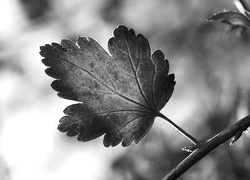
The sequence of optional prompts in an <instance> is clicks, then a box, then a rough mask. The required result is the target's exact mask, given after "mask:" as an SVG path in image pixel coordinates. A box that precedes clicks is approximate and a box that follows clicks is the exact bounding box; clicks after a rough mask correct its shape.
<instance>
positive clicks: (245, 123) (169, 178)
mask: <svg viewBox="0 0 250 180" xmlns="http://www.w3.org/2000/svg"><path fill="white" fill-rule="evenodd" d="M249 126H250V115H248V116H246V117H245V118H243V119H241V120H239V121H238V122H236V123H234V124H232V125H231V126H229V127H227V128H226V129H224V130H223V131H222V132H220V133H219V134H217V135H215V136H214V137H212V138H211V139H209V140H207V141H206V142H205V143H202V144H201V145H200V146H199V147H198V148H197V149H196V150H195V151H194V152H192V153H191V154H190V155H189V156H188V157H187V158H186V159H184V160H183V161H182V162H181V163H180V164H179V165H177V166H176V167H175V168H174V169H173V170H172V171H171V172H170V173H169V174H168V175H166V176H165V177H164V178H163V179H162V180H174V179H177V178H178V177H180V176H181V175H182V174H183V173H184V172H186V171H187V170H188V169H189V168H191V167H192V166H193V165H194V164H195V163H197V162H198V161H199V160H201V159H202V158H203V157H204V156H206V155H207V154H208V153H209V152H210V151H212V150H213V149H215V148H217V147H218V146H219V145H221V144H222V143H224V142H225V141H227V140H228V139H230V138H232V137H234V136H235V134H236V133H237V132H243V131H245V130H247V128H248V127H249Z"/></svg>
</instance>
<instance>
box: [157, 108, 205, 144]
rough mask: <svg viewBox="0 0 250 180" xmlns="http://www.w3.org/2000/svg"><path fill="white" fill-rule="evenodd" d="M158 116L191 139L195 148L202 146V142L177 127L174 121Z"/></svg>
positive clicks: (161, 115)
mask: <svg viewBox="0 0 250 180" xmlns="http://www.w3.org/2000/svg"><path fill="white" fill-rule="evenodd" d="M157 116H159V117H161V118H163V119H165V120H166V121H167V122H168V123H170V124H171V125H172V126H173V127H174V128H175V129H176V130H177V131H178V132H180V133H181V134H182V135H183V136H185V137H186V138H187V139H189V140H190V141H191V142H192V143H193V145H194V146H195V147H198V146H199V145H200V142H199V141H198V140H197V139H195V138H194V137H193V136H192V135H190V134H188V133H187V132H186V131H184V130H183V129H182V128H181V127H179V126H178V125H176V124H175V123H174V122H173V121H171V120H170V119H168V118H167V117H166V116H164V115H163V114H161V113H159V114H157Z"/></svg>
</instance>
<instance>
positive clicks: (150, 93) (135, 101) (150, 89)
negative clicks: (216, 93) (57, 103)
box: [40, 26, 175, 147]
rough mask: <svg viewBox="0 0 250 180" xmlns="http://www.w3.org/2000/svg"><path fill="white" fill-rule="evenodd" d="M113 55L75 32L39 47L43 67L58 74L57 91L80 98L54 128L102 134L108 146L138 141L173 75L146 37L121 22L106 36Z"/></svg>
mask: <svg viewBox="0 0 250 180" xmlns="http://www.w3.org/2000/svg"><path fill="white" fill-rule="evenodd" d="M108 48H109V51H110V53H111V56H110V55H109V54H108V53H107V52H106V51H105V50H104V49H103V48H102V47H101V46H100V45H99V44H98V43H97V42H96V41H95V40H93V39H91V38H88V39H86V38H84V37H78V38H77V40H76V43H74V42H72V41H70V40H62V42H61V45H60V44H57V43H52V45H48V44H46V45H45V46H42V47H41V52H40V54H41V55H42V56H43V57H44V59H43V60H42V62H43V63H44V64H45V65H46V66H48V67H49V68H48V69H46V71H45V72H46V73H47V74H48V75H49V76H51V77H53V78H55V79H57V80H55V81H54V82H53V83H52V84H51V86H52V88H53V89H54V90H56V91H58V92H59V93H58V96H60V97H62V98H66V99H70V100H75V101H79V102H80V103H78V104H73V105H71V106H68V107H67V108H66V109H65V110H64V113H65V114H66V115H67V116H64V117H62V118H61V119H60V124H59V126H58V129H59V130H60V131H61V132H67V135H68V136H77V139H78V140H79V141H89V140H92V139H95V138H97V137H99V136H101V135H103V134H105V136H104V140H103V143H104V145H105V146H106V147H108V146H110V145H111V146H116V145H117V144H119V143H120V142H121V141H122V145H123V146H128V145H129V144H131V143H132V142H133V141H134V142H135V143H138V142H139V141H140V140H141V139H142V138H143V137H144V136H145V135H146V134H147V133H148V132H149V130H150V128H151V126H152V124H153V122H154V119H155V117H156V116H157V115H159V111H160V109H162V108H163V106H164V105H165V104H166V102H167V101H168V100H169V98H170V97H171V95H172V92H173V89H174V85H175V81H174V75H173V74H171V75H168V71H169V63H168V61H167V60H166V59H164V54H163V53H162V52H161V51H160V50H157V51H155V52H154V53H153V54H152V56H151V52H150V47H149V43H148V40H147V39H146V38H145V37H144V36H143V35H141V34H138V35H136V34H135V32H134V31H133V30H132V29H130V30H128V29H127V27H125V26H119V27H118V28H117V29H115V31H114V37H112V38H111V39H110V40H109V42H108Z"/></svg>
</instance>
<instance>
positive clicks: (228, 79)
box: [0, 0, 250, 180]
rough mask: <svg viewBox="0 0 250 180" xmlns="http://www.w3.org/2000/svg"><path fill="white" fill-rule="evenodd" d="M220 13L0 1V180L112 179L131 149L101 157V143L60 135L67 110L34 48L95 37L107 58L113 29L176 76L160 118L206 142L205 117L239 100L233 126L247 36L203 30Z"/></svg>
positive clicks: (107, 0)
mask: <svg viewBox="0 0 250 180" xmlns="http://www.w3.org/2000/svg"><path fill="white" fill-rule="evenodd" d="M224 8H228V9H235V7H234V5H233V2H231V1H226V0H222V1H220V2H218V1H215V0H211V1H205V0H166V1H164V0H154V1H153V0H124V1H122V0H97V1H93V0H70V1H69V0H53V1H52V0H2V1H1V2H0V22H1V25H0V88H1V93H0V179H1V180H20V179H26V180H33V179H36V180H40V179H41V180H42V179H47V180H52V179H53V180H54V179H60V180H66V179H74V180H80V179H84V180H103V179H106V178H108V177H111V174H112V171H111V168H110V167H111V165H112V161H113V160H114V159H115V158H116V157H118V156H120V155H121V154H124V153H125V152H126V151H128V150H129V149H131V148H134V147H135V145H132V146H131V147H128V148H122V147H121V146H120V145H119V146H117V147H115V148H104V147H103V145H102V138H99V139H97V140H94V141H92V142H87V143H81V142H78V141H76V140H75V138H68V137H66V135H65V134H62V133H60V132H59V131H58V130H57V129H56V128H57V125H58V120H59V119H60V118H61V117H62V116H63V109H64V108H65V107H66V106H68V105H70V104H72V103H73V102H71V101H68V100H64V99H60V98H59V97H57V96H56V92H54V91H53V90H52V88H51V87H50V83H51V82H52V78H50V77H48V76H47V75H46V74H45V73H44V70H45V68H46V67H45V66H44V65H43V64H42V63H41V59H42V57H41V56H40V55H39V51H40V50H39V47H40V46H42V45H44V44H50V43H52V42H60V40H61V39H63V38H67V39H72V40H75V38H76V37H77V36H85V37H92V38H94V39H95V40H97V41H98V42H99V43H100V44H101V45H102V46H103V47H104V49H107V42H108V39H109V38H110V37H112V33H113V30H114V29H115V27H117V26H118V25H119V24H125V25H127V26H128V27H129V28H133V29H134V30H135V31H136V33H142V34H144V35H145V36H146V37H147V38H148V40H149V42H150V45H151V50H152V51H154V50H156V49H161V50H162V51H163V52H164V53H165V56H166V58H168V59H169V61H170V71H171V72H174V73H175V74H176V80H177V85H176V89H175V92H174V94H173V98H172V99H171V100H170V102H169V103H168V104H167V105H166V107H164V108H163V110H162V112H163V113H164V114H165V115H166V116H167V117H169V118H170V119H172V120H173V121H174V122H176V123H177V124H179V125H181V126H183V127H184V129H186V130H187V131H188V132H193V134H194V135H197V136H198V137H201V138H202V137H206V136H207V135H208V133H209V132H207V131H206V130H204V129H205V128H202V125H204V122H205V120H206V119H207V117H208V116H209V115H210V114H211V112H214V111H215V110H217V111H222V112H228V111H229V110H230V108H232V106H233V104H234V100H235V98H234V97H236V94H237V93H238V92H240V96H239V98H240V99H241V100H242V101H240V103H239V105H238V106H237V108H236V109H237V113H236V114H237V116H236V119H238V118H240V117H243V116H245V115H246V114H247V108H248V107H247V105H246V104H247V101H246V99H247V98H246V97H247V96H248V93H249V89H250V85H249V83H246V82H249V80H250V73H249V68H248V67H250V62H249V50H248V49H247V48H249V35H248V36H247V35H246V36H243V37H236V35H235V34H234V33H233V32H232V33H231V34H230V35H229V37H228V38H225V37H224V35H223V33H224V29H225V25H221V24H211V23H208V22H205V21H204V19H205V18H207V17H208V16H210V15H212V14H213V12H216V11H219V10H222V9H224ZM237 97H238V96H237ZM236 119H233V121H235V120H236ZM190 121H191V122H192V123H190ZM233 121H231V122H233ZM154 126H155V127H153V130H152V131H159V129H164V132H165V133H166V136H176V139H177V140H176V142H172V143H176V144H175V145H174V147H175V146H176V148H181V147H180V145H179V144H178V143H177V142H182V143H183V142H184V143H187V141H185V140H184V139H183V137H181V135H179V134H178V133H177V132H176V131H175V130H174V129H173V128H172V127H170V126H169V125H168V124H167V123H166V122H165V121H158V118H157V121H156V122H155V125H154ZM202 131H203V134H200V132H202ZM191 134H192V133H191ZM178 138H179V139H180V140H179V141H178ZM144 140H145V141H146V140H147V138H145V139H144Z"/></svg>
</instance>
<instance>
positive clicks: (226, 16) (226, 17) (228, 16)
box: [207, 10, 250, 28]
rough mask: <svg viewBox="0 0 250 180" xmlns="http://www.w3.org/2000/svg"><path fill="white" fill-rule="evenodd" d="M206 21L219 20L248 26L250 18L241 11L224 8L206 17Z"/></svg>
mask: <svg viewBox="0 0 250 180" xmlns="http://www.w3.org/2000/svg"><path fill="white" fill-rule="evenodd" d="M207 20H208V21H220V22H223V23H226V24H229V25H232V26H243V27H248V28H249V27H250V20H249V19H248V18H247V17H246V16H245V15H244V14H242V13H239V12H236V11H228V10H224V12H219V13H215V14H214V15H213V16H211V17H209V18H207Z"/></svg>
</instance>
